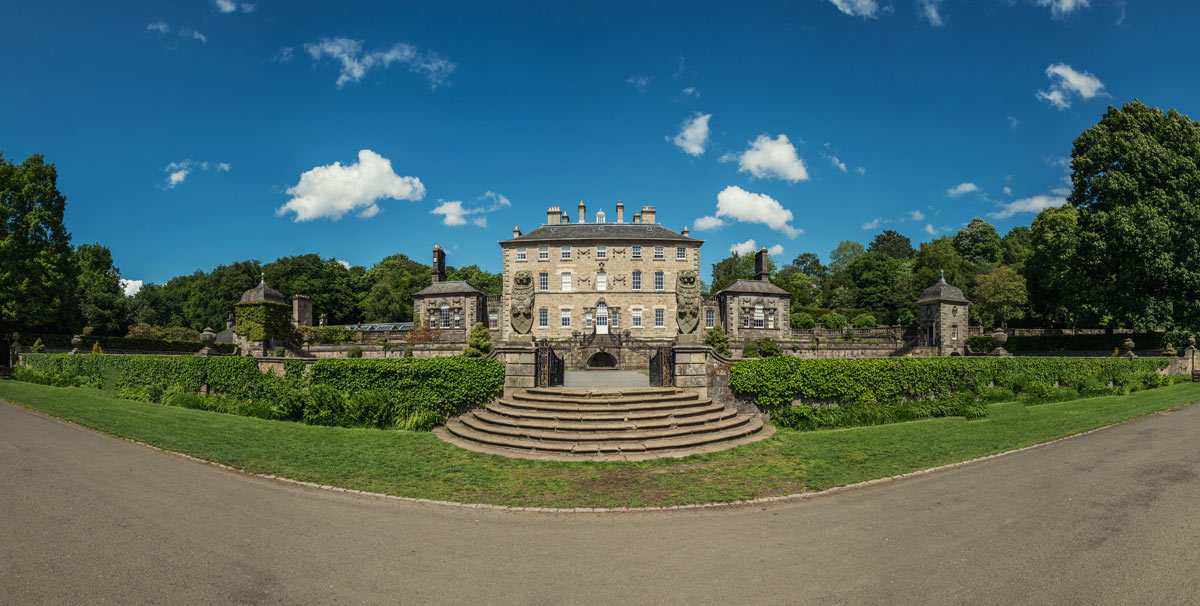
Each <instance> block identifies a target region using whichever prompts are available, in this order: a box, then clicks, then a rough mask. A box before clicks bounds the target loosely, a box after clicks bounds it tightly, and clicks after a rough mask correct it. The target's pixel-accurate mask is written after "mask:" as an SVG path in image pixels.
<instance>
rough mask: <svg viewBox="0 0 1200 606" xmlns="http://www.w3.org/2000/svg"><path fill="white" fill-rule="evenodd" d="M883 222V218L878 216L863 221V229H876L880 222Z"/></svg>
mask: <svg viewBox="0 0 1200 606" xmlns="http://www.w3.org/2000/svg"><path fill="white" fill-rule="evenodd" d="M881 222H883V219H881V218H878V217H876V218H875V219H872V220H870V221H867V222H866V223H863V224H862V228H863V229H875V228H877V227H879V224H880V223H881Z"/></svg>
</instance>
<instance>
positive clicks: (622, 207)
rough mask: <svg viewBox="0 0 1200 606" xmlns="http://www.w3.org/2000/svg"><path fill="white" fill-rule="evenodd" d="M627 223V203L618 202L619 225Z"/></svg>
mask: <svg viewBox="0 0 1200 606" xmlns="http://www.w3.org/2000/svg"><path fill="white" fill-rule="evenodd" d="M624 222H625V203H624V202H622V201H620V200H617V223H624Z"/></svg>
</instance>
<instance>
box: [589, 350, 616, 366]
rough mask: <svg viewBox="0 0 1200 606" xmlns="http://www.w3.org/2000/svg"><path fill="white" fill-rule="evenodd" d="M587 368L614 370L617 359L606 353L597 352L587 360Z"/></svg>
mask: <svg viewBox="0 0 1200 606" xmlns="http://www.w3.org/2000/svg"><path fill="white" fill-rule="evenodd" d="M587 365H588V368H616V367H617V358H616V357H615V356H613V355H612V354H610V353H608V352H607V351H598V352H596V353H594V354H592V357H590V358H588V361H587Z"/></svg>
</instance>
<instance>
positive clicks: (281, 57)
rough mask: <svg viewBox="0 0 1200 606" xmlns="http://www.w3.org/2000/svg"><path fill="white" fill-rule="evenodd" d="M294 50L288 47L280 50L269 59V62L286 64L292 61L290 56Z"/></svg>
mask: <svg viewBox="0 0 1200 606" xmlns="http://www.w3.org/2000/svg"><path fill="white" fill-rule="evenodd" d="M295 50H296V49H294V48H292V47H290V46H285V47H283V48H280V49H279V52H277V53H275V56H274V57H271V60H272V61H274V62H276V63H287V62H288V61H291V60H292V54H293V53H294V52H295Z"/></svg>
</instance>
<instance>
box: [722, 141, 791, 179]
mask: <svg viewBox="0 0 1200 606" xmlns="http://www.w3.org/2000/svg"><path fill="white" fill-rule="evenodd" d="M733 157H734V156H731V155H728V154H727V155H726V156H724V157H722V160H731V159H733ZM737 158H738V172H748V173H750V174H751V175H753V176H754V177H756V178H759V179H765V178H768V177H776V178H779V179H783V180H785V181H791V182H792V183H796V182H797V181H807V180H808V169H807V168H805V167H804V161H803V160H801V159H800V157H799V156H797V155H796V148H795V147H793V146H792V142H791V141H788V138H787V135H779V136H778V137H775V138H774V139H772V138H771V137H769V136H768V135H759V136H758V138H756V139H755V140H754V141H752V142H751V143H750V148H749V149H747V150H746V151H744V152H742V154H741V156H737Z"/></svg>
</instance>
